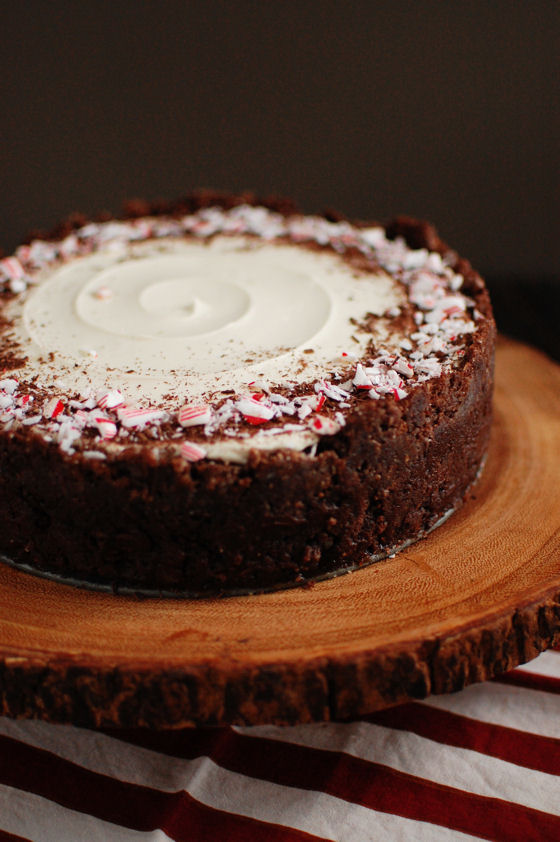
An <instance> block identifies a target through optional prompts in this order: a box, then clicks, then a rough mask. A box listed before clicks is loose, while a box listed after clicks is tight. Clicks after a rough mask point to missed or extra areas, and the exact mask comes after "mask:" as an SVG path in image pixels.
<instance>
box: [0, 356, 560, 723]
mask: <svg viewBox="0 0 560 842" xmlns="http://www.w3.org/2000/svg"><path fill="white" fill-rule="evenodd" d="M559 479H560V367H559V366H557V365H556V364H555V363H553V362H551V361H550V360H549V359H548V358H547V357H545V356H544V355H542V354H540V353H539V352H537V351H534V350H532V349H530V348H528V347H526V346H524V345H521V344H518V343H515V342H511V341H505V340H501V342H500V344H499V348H498V353H497V372H496V395H495V421H494V427H493V435H492V443H491V448H490V453H489V457H488V461H487V464H486V468H485V471H484V474H483V476H482V478H481V480H480V481H479V484H478V486H477V487H476V489H475V490H474V492H473V493H472V494H471V496H470V498H469V499H468V501H467V502H466V504H465V505H464V506H463V508H462V509H461V510H460V511H459V512H457V513H456V514H455V515H454V516H453V517H452V518H451V519H450V520H449V521H447V522H446V523H445V524H444V525H442V526H441V527H439V528H438V529H437V530H436V531H435V532H433V533H432V534H431V535H429V536H428V537H427V538H425V539H424V540H422V541H421V542H419V543H418V544H415V545H414V546H412V547H410V548H408V549H407V550H405V551H403V552H401V553H399V554H398V555H397V556H396V557H394V558H392V559H387V560H385V561H382V562H378V563H377V564H374V565H372V566H370V567H368V568H365V569H363V570H360V571H358V572H356V573H352V574H347V575H344V576H341V577H339V578H336V579H332V580H329V581H325V582H321V583H317V584H315V585H314V586H312V587H308V588H302V589H293V590H287V591H281V592H276V593H271V594H263V595H258V596H244V597H230V598H225V599H209V600H162V599H138V598H134V597H121V596H119V597H116V596H113V595H111V594H105V593H97V592H92V591H86V590H80V589H78V588H74V587H70V586H68V585H62V584H58V583H54V582H51V581H48V580H45V579H41V578H38V577H34V576H31V575H28V574H25V573H22V572H20V571H18V570H15V569H13V568H11V567H8V566H7V565H0V713H4V714H6V715H10V716H25V717H31V716H33V717H40V718H43V719H47V720H50V721H55V722H73V723H75V724H80V725H89V726H110V725H121V726H137V725H145V726H149V727H179V726H183V725H187V724H219V723H228V722H229V723H262V722H278V723H295V722H309V721H318V720H324V719H332V718H346V717H351V716H356V715H359V714H363V713H366V712H370V711H374V710H376V709H379V708H382V707H385V706H387V705H392V704H395V703H398V702H401V701H405V700H407V699H410V698H423V697H425V696H426V695H428V694H430V693H444V692H448V691H452V690H459V689H461V688H462V687H464V686H465V685H467V684H469V683H471V682H473V681H481V680H485V679H488V678H491V677H492V676H494V675H497V674H499V673H501V672H503V671H505V670H508V669H510V668H512V667H514V666H516V665H517V664H519V663H521V662H524V661H526V660H529V659H531V658H533V657H534V656H536V655H537V654H538V653H539V652H540V651H541V650H543V649H545V648H547V647H548V646H550V645H552V644H553V643H555V642H557V641H558V640H560V482H559Z"/></svg>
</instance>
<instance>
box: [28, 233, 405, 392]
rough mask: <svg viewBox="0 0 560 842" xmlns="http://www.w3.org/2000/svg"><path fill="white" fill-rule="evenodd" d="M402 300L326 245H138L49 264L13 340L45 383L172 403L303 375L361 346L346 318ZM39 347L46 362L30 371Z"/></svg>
mask: <svg viewBox="0 0 560 842" xmlns="http://www.w3.org/2000/svg"><path fill="white" fill-rule="evenodd" d="M402 298H403V293H402V291H401V290H400V288H399V287H398V285H397V284H395V282H394V281H393V280H392V279H391V278H390V277H389V276H388V275H387V274H385V273H384V272H381V271H380V272H379V273H377V274H371V273H360V272H358V271H356V270H354V269H353V268H352V267H351V266H350V265H349V264H348V263H347V262H345V261H344V260H343V259H342V258H340V257H339V256H338V255H336V254H335V253H332V252H324V253H316V252H313V251H310V250H308V249H304V248H301V247H298V246H296V245H289V244H283V243H278V242H275V243H268V242H265V241H258V240H254V239H249V238H243V237H231V236H228V237H216V238H214V239H213V240H212V241H211V242H201V241H197V240H193V239H190V240H189V239H181V240H178V239H167V240H159V241H157V242H156V241H150V240H148V241H145V242H138V243H130V244H126V245H121V246H120V247H119V248H116V249H115V248H113V249H106V250H100V251H98V252H96V253H94V254H92V255H89V256H85V257H80V258H78V259H75V260H72V261H70V262H68V263H66V264H64V265H62V266H60V265H59V266H57V267H56V268H55V269H54V270H52V271H51V272H50V274H48V276H47V277H46V278H45V279H44V280H42V282H41V283H40V284H38V285H37V286H35V287H34V288H33V289H31V291H30V292H29V294H28V295H27V298H26V300H25V303H24V305H23V320H22V323H21V330H22V335H21V336H19V337H18V340H19V342H20V345H21V346H22V350H23V351H24V353H25V354H26V355H27V356H28V358H29V363H28V365H30V366H32V367H33V366H34V367H36V368H39V370H40V377H41V381H42V383H43V385H45V386H46V387H53V386H54V387H60V386H61V385H63V386H64V387H65V388H66V389H67V390H68V389H75V390H76V391H83V390H84V389H86V388H87V387H90V388H93V389H100V388H104V387H107V388H111V387H114V384H116V383H117V384H120V385H121V384H122V385H123V386H124V388H125V390H126V392H127V394H128V396H129V397H130V398H131V399H133V400H134V402H135V403H137V404H142V403H143V402H146V401H148V402H154V401H158V402H161V401H163V402H166V400H167V402H168V403H174V404H175V405H176V403H177V397H176V396H179V399H183V398H188V399H189V400H194V399H200V398H202V397H207V396H208V395H209V394H216V393H220V392H224V391H227V390H230V389H233V390H235V391H238V390H240V389H243V388H246V386H247V384H248V383H249V382H250V381H252V380H255V379H262V378H264V379H266V380H267V381H268V382H270V383H272V384H284V383H288V382H290V383H297V382H310V381H312V380H313V378H314V377H316V376H319V374H320V373H321V372H322V371H324V370H325V368H327V369H328V368H329V366H330V367H332V366H333V365H335V364H336V361H337V360H338V361H339V358H340V355H341V353H343V352H344V351H348V350H351V351H355V352H356V354H357V355H360V354H361V353H363V352H364V351H365V347H366V345H367V343H368V341H369V340H370V339H371V335H370V334H367V333H364V332H359V331H356V328H355V319H357V318H358V319H361V318H364V317H365V316H366V314H368V313H373V314H376V315H381V314H383V313H384V312H385V311H386V310H387V309H389V308H391V307H394V306H398V304H399V303H400V302H401V301H402ZM379 330H380V338H384V336H383V327H382V325H381V324H380V326H379ZM49 353H54V355H55V359H54V365H52V366H44V365H43V366H41V367H37V365H36V363H37V361H38V360H39V358H41V357H42V358H44V357H45V356H46V355H48V354H49ZM169 395H172V396H174V398H173V400H172V401H169V398H168V397H167V396H169Z"/></svg>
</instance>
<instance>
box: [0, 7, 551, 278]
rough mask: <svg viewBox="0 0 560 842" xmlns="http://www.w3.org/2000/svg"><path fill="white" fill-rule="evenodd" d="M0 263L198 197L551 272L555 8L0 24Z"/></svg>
mask: <svg viewBox="0 0 560 842" xmlns="http://www.w3.org/2000/svg"><path fill="white" fill-rule="evenodd" d="M0 27H1V33H2V38H1V49H0V70H1V74H0V86H1V88H2V91H1V93H2V97H1V102H2V105H1V112H0V113H1V115H2V116H1V118H0V133H1V136H2V142H1V147H0V151H1V155H2V160H1V163H0V176H1V179H2V183H1V190H2V204H1V210H0V245H2V246H4V248H5V249H7V250H11V249H12V248H13V247H14V246H15V245H16V244H17V242H18V240H19V238H20V237H21V236H22V235H24V234H25V233H26V232H27V230H29V229H30V228H32V227H40V226H48V225H51V224H53V223H54V222H56V221H57V220H58V219H59V218H61V217H63V216H65V215H67V214H68V213H69V212H70V211H72V210H75V209H80V210H84V211H86V212H95V211H98V210H100V209H102V208H109V209H112V210H117V209H118V208H119V206H120V204H121V202H122V200H123V199H124V198H125V197H128V196H137V195H141V196H146V197H149V198H156V197H159V196H162V197H168V198H169V197H173V196H176V195H177V194H180V193H182V192H186V191H188V190H189V189H191V188H192V187H194V186H209V187H218V188H226V189H230V190H241V189H243V188H247V187H250V188H253V189H255V190H257V191H259V192H264V193H270V192H280V193H284V194H287V195H291V196H294V197H295V198H296V199H298V201H299V202H300V204H301V205H302V207H303V208H304V209H305V210H309V211H312V210H320V209H323V208H324V207H327V206H329V207H336V208H338V209H340V210H342V211H344V212H346V213H348V214H350V215H352V216H358V217H368V218H371V217H374V218H379V219H384V218H386V217H388V216H390V215H392V214H394V213H398V212H401V213H402V212H405V213H408V214H412V215H416V216H421V217H424V218H428V219H431V220H433V221H435V222H436V223H437V225H438V227H439V229H440V231H441V233H442V235H443V236H444V237H445V238H446V239H448V240H449V241H450V242H451V243H452V244H453V245H454V246H456V247H457V248H458V249H459V250H460V251H461V252H462V253H463V254H465V255H467V256H469V257H470V258H471V259H472V261H473V263H474V264H475V265H476V266H477V268H479V269H480V270H481V271H482V272H483V273H485V274H486V275H487V276H489V277H490V279H491V280H492V281H498V280H501V279H503V278H504V277H511V276H516V277H518V278H519V277H521V278H527V279H530V278H532V277H537V278H543V277H546V278H554V277H556V276H557V274H558V268H559V267H560V236H559V235H560V230H559V222H560V191H559V187H560V177H559V175H560V167H559V149H560V109H559V96H558V95H559V93H560V86H559V79H560V49H559V46H560V3H558V2H556V0H531V2H529V0H527V2H511V0H492V2H491V3H488V2H478V1H477V0H471V2H468V3H458V2H457V3H455V2H447V3H446V2H442V0H437V2H431V1H430V0H428V1H426V0H424V2H421V3H414V2H403V0H392V2H379V3H376V2H372V0H367V1H366V0H360V1H359V2H342V0H341V2H334V0H282V2H276V1H275V0H274V1H273V0H270V2H234V0H229V1H228V0H223V2H217V0H198V2H185V0H163V2H159V3H157V2H147V0H113V2H109V0H97V1H96V2H93V3H81V2H76V1H75V2H62V1H61V0H53V2H46V0H23V1H22V2H18V3H9V4H8V3H4V4H3V5H2V7H1V13H0Z"/></svg>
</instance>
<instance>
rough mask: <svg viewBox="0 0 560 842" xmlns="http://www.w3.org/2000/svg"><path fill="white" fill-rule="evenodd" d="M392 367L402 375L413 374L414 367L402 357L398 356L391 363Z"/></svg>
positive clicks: (410, 375)
mask: <svg viewBox="0 0 560 842" xmlns="http://www.w3.org/2000/svg"><path fill="white" fill-rule="evenodd" d="M392 368H393V370H394V371H396V372H398V373H399V374H400V375H402V377H412V375H413V374H414V369H413V368H412V366H411V365H410V363H409V362H407V361H406V360H405V359H404V358H403V357H398V358H397V359H396V360H395V362H394V363H393V365H392Z"/></svg>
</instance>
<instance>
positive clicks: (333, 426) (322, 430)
mask: <svg viewBox="0 0 560 842" xmlns="http://www.w3.org/2000/svg"><path fill="white" fill-rule="evenodd" d="M309 426H310V427H311V429H312V430H314V431H315V432H316V433H319V435H320V436H334V434H335V433H338V431H339V430H340V424H338V423H337V422H336V421H335V420H334V419H333V418H327V416H326V415H315V416H314V417H313V419H312V420H311V421H310V422H309Z"/></svg>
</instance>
